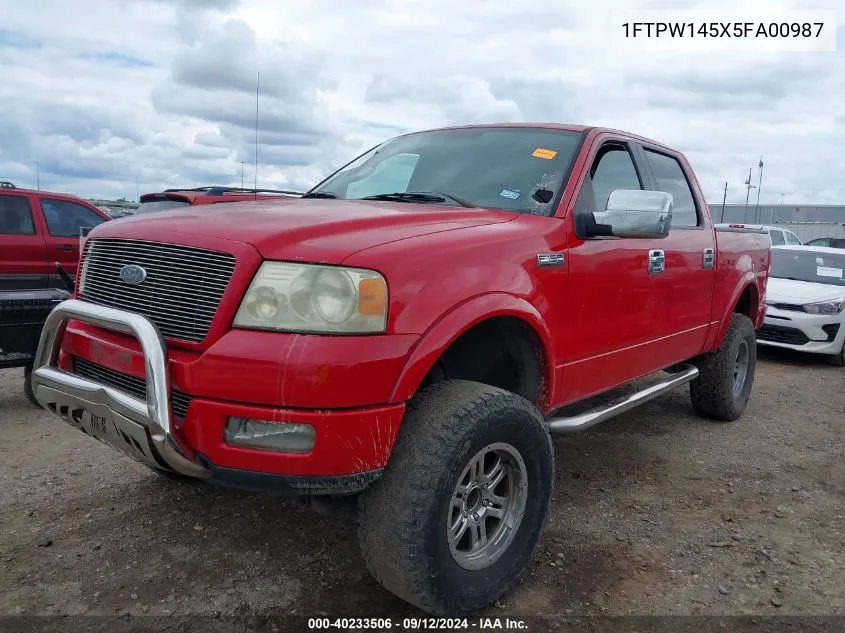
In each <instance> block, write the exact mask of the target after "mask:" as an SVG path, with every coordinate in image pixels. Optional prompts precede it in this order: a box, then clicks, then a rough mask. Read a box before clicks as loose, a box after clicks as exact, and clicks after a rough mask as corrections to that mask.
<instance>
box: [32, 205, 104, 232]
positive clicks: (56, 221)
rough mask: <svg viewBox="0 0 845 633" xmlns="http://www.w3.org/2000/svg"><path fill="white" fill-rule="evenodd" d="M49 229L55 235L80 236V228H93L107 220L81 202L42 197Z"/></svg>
mask: <svg viewBox="0 0 845 633" xmlns="http://www.w3.org/2000/svg"><path fill="white" fill-rule="evenodd" d="M41 211H43V213H44V219H45V220H46V221H47V231H48V232H49V233H50V235H52V236H53V237H79V232H80V229H83V228H93V227H95V226H98V225H100V224H102V223H103V222H105V221H106V220H105V219H104V218H102V217H100V216H99V215H97V214H96V213H94V212H93V211H91V209H88V208H86V207H83V206H82V205H81V204H76V203H74V202H68V201H67V200H51V199H49V198H42V199H41Z"/></svg>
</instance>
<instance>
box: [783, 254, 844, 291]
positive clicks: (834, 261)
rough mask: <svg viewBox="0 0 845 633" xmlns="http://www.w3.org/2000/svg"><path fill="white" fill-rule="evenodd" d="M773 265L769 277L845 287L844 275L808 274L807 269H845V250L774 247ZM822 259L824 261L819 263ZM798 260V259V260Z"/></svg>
mask: <svg viewBox="0 0 845 633" xmlns="http://www.w3.org/2000/svg"><path fill="white" fill-rule="evenodd" d="M771 253H772V267H771V271H770V272H769V277H770V278H773V279H793V280H797V281H804V282H807V283H814V284H824V285H826V286H836V287H837V288H845V276H844V277H826V276H821V275H818V274H815V275H811V274H807V271H809V270H812V269H813V268H815V269H816V270H818V267H820V266H823V267H825V268H839V269H841V270H843V271H845V252H843V253H827V252H823V251H817V250H804V249H797V248H778V247H775V248H772V250H771ZM818 259H821V261H822V263H821V264H819V263H818V261H817V260H818ZM796 260H797V261H796Z"/></svg>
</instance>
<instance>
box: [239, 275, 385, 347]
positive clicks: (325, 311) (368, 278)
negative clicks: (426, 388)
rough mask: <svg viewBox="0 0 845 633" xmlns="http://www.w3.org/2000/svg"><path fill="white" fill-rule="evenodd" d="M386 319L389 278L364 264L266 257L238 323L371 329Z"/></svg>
mask: <svg viewBox="0 0 845 633" xmlns="http://www.w3.org/2000/svg"><path fill="white" fill-rule="evenodd" d="M386 325H387V282H386V281H385V280H384V277H382V276H381V275H380V274H379V273H377V272H375V271H372V270H364V269H362V268H343V267H340V266H318V265H314V264H294V263H288V262H264V263H263V264H262V265H261V268H259V269H258V272H257V273H256V275H255V279H253V280H252V283H251V284H250V286H249V289H248V290H247V291H246V295H245V296H244V298H243V301H241V305H240V308H239V309H238V313H237V315H235V322H234V326H235V327H242V328H250V329H258V330H281V331H286V332H314V333H327V334H372V333H381V332H384V331H385V328H386Z"/></svg>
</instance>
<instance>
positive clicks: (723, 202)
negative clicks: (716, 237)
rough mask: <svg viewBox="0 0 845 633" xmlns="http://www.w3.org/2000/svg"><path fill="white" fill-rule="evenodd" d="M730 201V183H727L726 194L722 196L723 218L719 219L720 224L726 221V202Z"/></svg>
mask: <svg viewBox="0 0 845 633" xmlns="http://www.w3.org/2000/svg"><path fill="white" fill-rule="evenodd" d="M727 199H728V181H727V180H726V181H725V193H724V194H723V195H722V217H721V218H720V219H719V222H724V221H725V200H727Z"/></svg>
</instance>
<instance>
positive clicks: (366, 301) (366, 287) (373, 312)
mask: <svg viewBox="0 0 845 633" xmlns="http://www.w3.org/2000/svg"><path fill="white" fill-rule="evenodd" d="M386 313H387V284H386V283H385V282H384V279H383V278H381V277H371V278H370V279H362V280H361V281H359V282H358V314H360V315H362V316H381V315H384V314H386Z"/></svg>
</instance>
